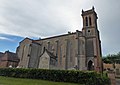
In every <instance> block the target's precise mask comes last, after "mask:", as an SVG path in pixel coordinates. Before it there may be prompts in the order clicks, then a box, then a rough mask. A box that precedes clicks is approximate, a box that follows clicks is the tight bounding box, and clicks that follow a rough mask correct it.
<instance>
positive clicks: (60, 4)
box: [0, 0, 120, 54]
mask: <svg viewBox="0 0 120 85" xmlns="http://www.w3.org/2000/svg"><path fill="white" fill-rule="evenodd" d="M92 6H95V10H96V11H97V14H98V27H99V30H100V34H101V39H102V48H103V50H105V51H104V52H103V54H106V53H110V52H111V53H112V52H113V53H114V52H116V51H119V50H120V49H119V47H118V46H119V43H120V40H119V31H120V29H119V22H120V17H119V15H120V11H119V8H120V1H118V0H117V2H116V1H114V0H109V1H101V0H0V34H1V33H2V34H10V35H16V36H22V37H47V36H53V35H59V34H63V33H67V31H75V30H81V29H82V17H81V10H82V9H84V10H87V9H90V8H91V7H92ZM110 42H111V43H112V46H111V43H110ZM113 48H114V49H113ZM113 50H114V51H113Z"/></svg>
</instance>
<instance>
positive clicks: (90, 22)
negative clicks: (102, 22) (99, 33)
mask: <svg viewBox="0 0 120 85" xmlns="http://www.w3.org/2000/svg"><path fill="white" fill-rule="evenodd" d="M89 25H90V26H91V25H92V21H91V17H89Z"/></svg>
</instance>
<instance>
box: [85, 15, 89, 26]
mask: <svg viewBox="0 0 120 85" xmlns="http://www.w3.org/2000/svg"><path fill="white" fill-rule="evenodd" d="M85 22H86V26H88V18H87V17H85Z"/></svg>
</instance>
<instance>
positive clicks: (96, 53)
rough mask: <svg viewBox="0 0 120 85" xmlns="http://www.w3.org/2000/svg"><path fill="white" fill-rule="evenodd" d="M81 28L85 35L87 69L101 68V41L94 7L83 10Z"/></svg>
mask: <svg viewBox="0 0 120 85" xmlns="http://www.w3.org/2000/svg"><path fill="white" fill-rule="evenodd" d="M82 18H83V29H82V33H83V36H84V37H85V43H86V45H85V46H86V66H87V70H96V71H101V70H102V63H101V62H102V60H101V56H102V53H101V41H100V37H99V31H98V27H97V19H98V17H97V14H96V12H95V9H94V7H92V9H90V10H87V11H83V10H82Z"/></svg>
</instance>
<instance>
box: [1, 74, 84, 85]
mask: <svg viewBox="0 0 120 85" xmlns="http://www.w3.org/2000/svg"><path fill="white" fill-rule="evenodd" d="M0 85H82V84H74V83H64V82H52V81H45V80H35V79H22V78H10V77H2V76H0Z"/></svg>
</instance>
